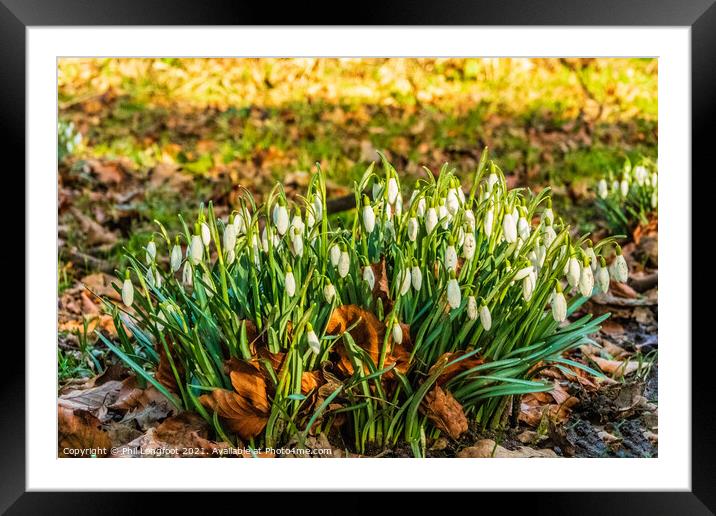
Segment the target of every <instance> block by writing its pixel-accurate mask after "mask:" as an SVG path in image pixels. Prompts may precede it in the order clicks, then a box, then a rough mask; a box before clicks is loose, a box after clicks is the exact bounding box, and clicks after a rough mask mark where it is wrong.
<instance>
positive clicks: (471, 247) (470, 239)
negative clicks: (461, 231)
mask: <svg viewBox="0 0 716 516" xmlns="http://www.w3.org/2000/svg"><path fill="white" fill-rule="evenodd" d="M476 246H477V242H476V241H475V233H473V232H472V231H470V232H469V233H468V234H466V235H465V241H464V242H463V243H462V255H463V257H464V258H465V259H466V260H472V257H473V256H475V247H476Z"/></svg>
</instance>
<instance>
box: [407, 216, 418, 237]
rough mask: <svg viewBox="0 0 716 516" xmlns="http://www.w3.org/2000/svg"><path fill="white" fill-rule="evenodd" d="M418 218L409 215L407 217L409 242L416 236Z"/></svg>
mask: <svg viewBox="0 0 716 516" xmlns="http://www.w3.org/2000/svg"><path fill="white" fill-rule="evenodd" d="M418 229H419V228H418V219H416V218H415V217H411V218H410V219H408V238H409V239H410V241H411V242H415V240H416V239H417V238H418Z"/></svg>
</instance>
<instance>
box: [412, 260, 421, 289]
mask: <svg viewBox="0 0 716 516" xmlns="http://www.w3.org/2000/svg"><path fill="white" fill-rule="evenodd" d="M410 280H411V282H412V284H413V288H414V289H415V290H420V287H421V286H422V284H423V273H422V272H421V271H420V267H418V266H417V265H414V266H413V268H412V269H411V271H410Z"/></svg>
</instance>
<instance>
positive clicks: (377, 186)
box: [372, 182, 383, 199]
mask: <svg viewBox="0 0 716 516" xmlns="http://www.w3.org/2000/svg"><path fill="white" fill-rule="evenodd" d="M382 191H383V185H382V184H381V183H377V182H376V183H373V188H372V192H373V199H378V197H380V192H382Z"/></svg>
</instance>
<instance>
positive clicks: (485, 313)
mask: <svg viewBox="0 0 716 516" xmlns="http://www.w3.org/2000/svg"><path fill="white" fill-rule="evenodd" d="M480 323H481V324H482V327H483V328H485V331H490V328H492V315H491V314H490V309H489V308H487V305H482V306H481V307H480Z"/></svg>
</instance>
